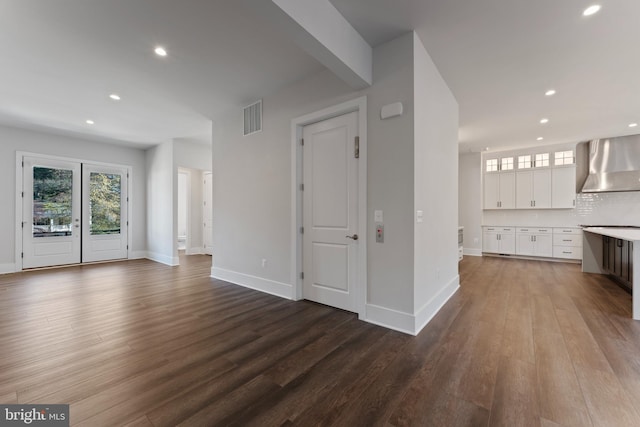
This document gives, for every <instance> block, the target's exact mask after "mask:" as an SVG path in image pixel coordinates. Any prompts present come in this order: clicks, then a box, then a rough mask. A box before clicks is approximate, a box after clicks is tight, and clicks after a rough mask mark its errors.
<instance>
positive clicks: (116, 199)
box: [89, 172, 122, 235]
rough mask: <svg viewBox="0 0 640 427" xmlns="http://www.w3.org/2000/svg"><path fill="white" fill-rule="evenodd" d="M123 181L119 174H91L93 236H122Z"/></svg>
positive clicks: (91, 226)
mask: <svg viewBox="0 0 640 427" xmlns="http://www.w3.org/2000/svg"><path fill="white" fill-rule="evenodd" d="M121 181H122V177H121V176H120V175H118V174H109V173H98V172H91V174H90V177H89V199H90V209H91V212H90V215H89V221H90V224H89V230H90V233H91V235H96V234H120V206H121V202H122V201H121V197H120V194H121Z"/></svg>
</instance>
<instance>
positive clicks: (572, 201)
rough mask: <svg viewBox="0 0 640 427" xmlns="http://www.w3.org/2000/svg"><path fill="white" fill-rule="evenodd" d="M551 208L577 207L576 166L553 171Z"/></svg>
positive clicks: (558, 168)
mask: <svg viewBox="0 0 640 427" xmlns="http://www.w3.org/2000/svg"><path fill="white" fill-rule="evenodd" d="M551 207H552V208H558V209H562V208H566V209H571V208H575V207H576V166H575V165H571V166H562V167H556V168H553V169H552V170H551Z"/></svg>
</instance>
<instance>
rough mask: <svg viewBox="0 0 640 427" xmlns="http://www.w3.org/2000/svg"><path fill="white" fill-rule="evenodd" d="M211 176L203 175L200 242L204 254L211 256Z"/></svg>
mask: <svg viewBox="0 0 640 427" xmlns="http://www.w3.org/2000/svg"><path fill="white" fill-rule="evenodd" d="M211 177H212V174H211V172H205V173H204V190H203V191H204V194H203V200H204V201H203V215H202V218H203V220H204V224H203V225H204V227H203V230H204V235H203V236H202V240H203V242H204V253H206V254H209V255H211V254H213V243H212V241H213V187H212V184H213V182H212V180H211Z"/></svg>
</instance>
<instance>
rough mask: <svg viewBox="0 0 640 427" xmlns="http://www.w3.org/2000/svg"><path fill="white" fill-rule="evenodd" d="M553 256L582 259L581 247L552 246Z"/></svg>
mask: <svg viewBox="0 0 640 427" xmlns="http://www.w3.org/2000/svg"><path fill="white" fill-rule="evenodd" d="M553 257H554V258H564V259H582V248H577V247H571V246H554V247H553Z"/></svg>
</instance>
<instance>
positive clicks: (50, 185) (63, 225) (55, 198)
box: [33, 166, 73, 237]
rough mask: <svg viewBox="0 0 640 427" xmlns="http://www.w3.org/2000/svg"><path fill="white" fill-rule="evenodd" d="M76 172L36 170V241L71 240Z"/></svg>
mask: <svg viewBox="0 0 640 427" xmlns="http://www.w3.org/2000/svg"><path fill="white" fill-rule="evenodd" d="M72 187H73V171H70V170H67V169H52V168H44V167H37V166H36V167H34V168H33V237H56V236H71V191H72Z"/></svg>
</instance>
